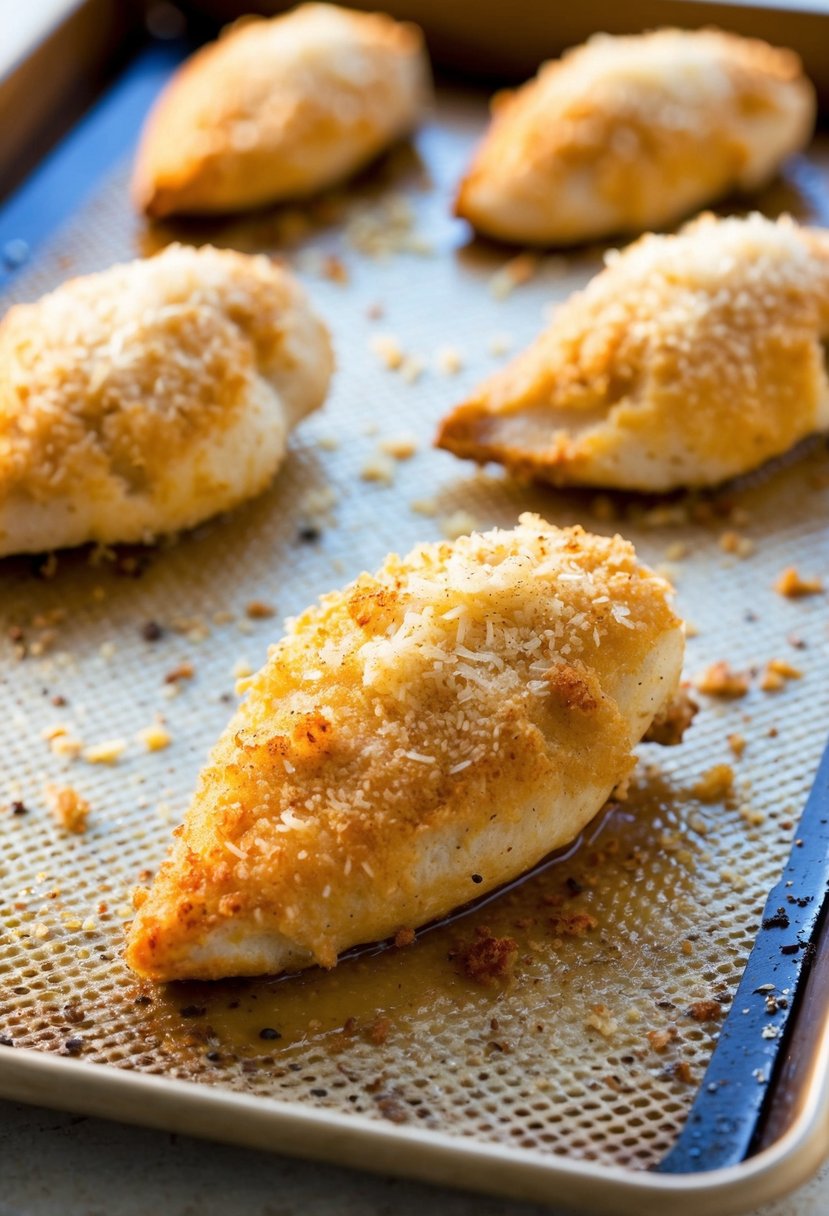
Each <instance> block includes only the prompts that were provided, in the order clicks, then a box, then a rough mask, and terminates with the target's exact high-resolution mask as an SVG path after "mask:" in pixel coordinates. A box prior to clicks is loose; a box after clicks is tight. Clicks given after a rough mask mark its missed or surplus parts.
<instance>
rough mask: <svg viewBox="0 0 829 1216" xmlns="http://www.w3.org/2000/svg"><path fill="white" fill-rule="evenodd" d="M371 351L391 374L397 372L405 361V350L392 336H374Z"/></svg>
mask: <svg viewBox="0 0 829 1216" xmlns="http://www.w3.org/2000/svg"><path fill="white" fill-rule="evenodd" d="M368 345H369V350H370V351H371V352H372V354H374V355H376V356H377V358H378V359H379V360H380V362H381V363H382V364H383V365H384V367H387V368H388V370H389V371H390V372H394V371H397V370H398V369H399V368H400V367H401V365H402V363H403V359H404V354H403V348H402V347H401V345H400V343H399V342H398V340H397V338H395V337H394V336H393V335H392V334H372V336H371V337H370V338H369V343H368Z"/></svg>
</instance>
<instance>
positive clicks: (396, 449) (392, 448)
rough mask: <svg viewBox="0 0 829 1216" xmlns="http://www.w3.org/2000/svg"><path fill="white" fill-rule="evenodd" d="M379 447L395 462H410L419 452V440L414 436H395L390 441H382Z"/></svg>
mask: <svg viewBox="0 0 829 1216" xmlns="http://www.w3.org/2000/svg"><path fill="white" fill-rule="evenodd" d="M378 447H379V449H380V451H381V452H384V453H385V455H386V456H392V457H393V458H394V459H395V460H410V459H411V458H412V456H414V454H415V452H416V451H417V438H416V436H414V435H393V436H391V438H389V439H382V440H381V441H380V443H379V444H378Z"/></svg>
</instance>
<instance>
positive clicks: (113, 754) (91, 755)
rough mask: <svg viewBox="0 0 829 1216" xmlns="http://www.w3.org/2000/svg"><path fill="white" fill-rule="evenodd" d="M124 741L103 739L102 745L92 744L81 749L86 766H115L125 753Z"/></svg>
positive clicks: (125, 745) (125, 744)
mask: <svg viewBox="0 0 829 1216" xmlns="http://www.w3.org/2000/svg"><path fill="white" fill-rule="evenodd" d="M126 747H127V742H126V739H105V740H104V741H103V743H92V744H90V746H89V747H85V748H84V749H83V752H82V755H83V758H84V760H85V761H86V762H87V764H117V763H118V761H119V760H120V759H121V757H122V756H123V754H124V752H125V751H126Z"/></svg>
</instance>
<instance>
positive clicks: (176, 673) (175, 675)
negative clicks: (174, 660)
mask: <svg viewBox="0 0 829 1216" xmlns="http://www.w3.org/2000/svg"><path fill="white" fill-rule="evenodd" d="M194 675H195V669H194V668H193V664H192V663H179V665H178V667H173V668H172V670H171V671H168V672H167V674H166V675H165V677H164V683H165V684H178V683H179V681H180V680H192V679H193V676H194Z"/></svg>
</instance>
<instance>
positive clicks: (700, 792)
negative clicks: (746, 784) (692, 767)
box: [691, 764, 734, 802]
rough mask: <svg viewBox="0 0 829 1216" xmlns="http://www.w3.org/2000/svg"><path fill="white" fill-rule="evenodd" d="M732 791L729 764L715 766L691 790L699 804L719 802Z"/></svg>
mask: <svg viewBox="0 0 829 1216" xmlns="http://www.w3.org/2000/svg"><path fill="white" fill-rule="evenodd" d="M733 789H734V770H733V768H732V767H731V765H730V764H715V765H714V766H713V767H712V768H709V769H708V770H707V771H706V772H704V773H703V774H702V776H701V777H700V779H699V781H697V782H696V784H695V785H694V786H692V788H691V793H692V794H693V795H694V797H695V798H699V800H700V802H719V801H720V800H721V799H723V798H727V797H728V795H729V794H730V793H731V792H732V790H733Z"/></svg>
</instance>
